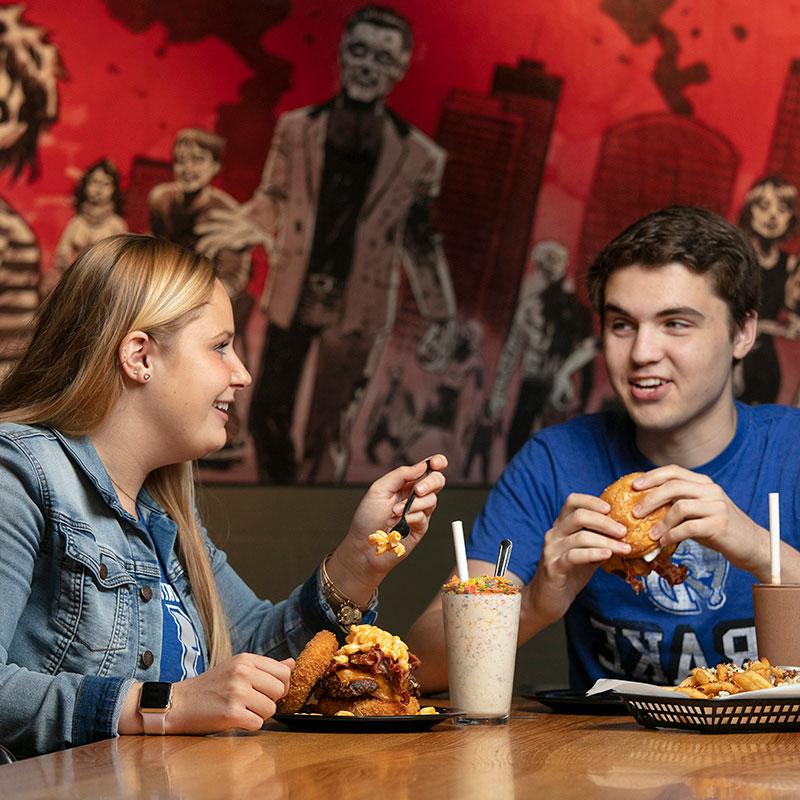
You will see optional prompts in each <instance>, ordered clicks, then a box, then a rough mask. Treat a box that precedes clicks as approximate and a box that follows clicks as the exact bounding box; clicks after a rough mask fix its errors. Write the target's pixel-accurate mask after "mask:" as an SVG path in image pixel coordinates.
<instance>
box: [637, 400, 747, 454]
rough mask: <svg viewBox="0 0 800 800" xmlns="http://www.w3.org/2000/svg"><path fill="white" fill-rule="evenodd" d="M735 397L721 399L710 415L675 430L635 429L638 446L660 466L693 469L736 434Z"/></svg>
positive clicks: (722, 448)
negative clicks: (732, 398)
mask: <svg viewBox="0 0 800 800" xmlns="http://www.w3.org/2000/svg"><path fill="white" fill-rule="evenodd" d="M736 424H737V414H736V406H735V405H734V403H733V401H732V400H731V402H729V403H728V402H726V403H719V404H718V407H715V408H713V409H709V412H708V414H707V415H705V416H704V417H703V418H702V419H699V420H697V421H695V422H694V423H692V424H689V425H685V426H682V427H681V428H680V430H676V431H651V430H641V429H637V431H636V445H637V447H638V448H639V450H640V451H641V452H642V453H643V454H644V455H645V456H646V457H647V458H648V459H650V461H652V462H653V463H654V464H656V465H657V466H663V465H665V464H677V465H678V466H681V467H686V469H694V468H696V467H699V466H701V465H702V464H707V463H708V462H709V461H711V460H712V459H714V458H716V457H717V456H718V455H719V454H720V453H721V452H722V451H723V450H724V449H725V448H726V447H727V446H728V445H729V444H730V443H731V441H732V440H733V437H734V436H735V435H736Z"/></svg>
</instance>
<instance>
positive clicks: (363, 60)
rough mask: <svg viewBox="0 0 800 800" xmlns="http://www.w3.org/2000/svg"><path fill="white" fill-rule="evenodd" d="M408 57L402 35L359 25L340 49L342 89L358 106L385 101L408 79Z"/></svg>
mask: <svg viewBox="0 0 800 800" xmlns="http://www.w3.org/2000/svg"><path fill="white" fill-rule="evenodd" d="M409 56H410V53H408V52H404V51H403V36H402V34H401V33H400V31H398V30H396V29H395V28H386V27H384V26H382V25H372V24H371V23H369V22H359V23H358V25H356V26H355V27H354V28H353V29H352V30H350V31H346V32H345V34H344V36H343V37H342V43H341V45H340V47H339V65H340V67H341V82H342V89H343V90H344V92H345V94H346V95H347V96H348V97H349V98H350V99H351V100H355V101H357V102H359V103H372V102H374V101H375V100H383V99H384V98H385V97H386V96H387V95H388V94H389V92H391V91H392V87H393V86H394V85H395V84H396V83H397V82H398V81H399V80H400V79H401V78H402V77H403V76H404V75H405V73H406V69H408V60H409Z"/></svg>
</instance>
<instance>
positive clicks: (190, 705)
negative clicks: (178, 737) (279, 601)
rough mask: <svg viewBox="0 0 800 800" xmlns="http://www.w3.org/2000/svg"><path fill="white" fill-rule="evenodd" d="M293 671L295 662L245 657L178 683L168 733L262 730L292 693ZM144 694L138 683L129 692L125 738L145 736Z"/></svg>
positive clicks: (121, 725) (122, 722) (122, 720)
mask: <svg viewBox="0 0 800 800" xmlns="http://www.w3.org/2000/svg"><path fill="white" fill-rule="evenodd" d="M293 667H294V659H293V658H286V659H284V660H283V661H275V659H272V658H268V657H267V656H258V655H255V654H254V653H240V654H239V655H236V656H233V657H232V658H229V659H228V660H227V661H224V662H223V663H222V664H218V665H217V666H215V667H212V668H211V669H209V670H208V671H207V672H204V673H203V674H202V675H198V676H197V677H196V678H188V679H187V680H185V681H180V682H179V683H174V684H172V708H171V709H170V711H169V712H168V713H167V716H166V720H165V724H166V729H167V733H188V734H202V733H218V732H219V731H227V730H231V729H233V728H243V729H244V730H248V731H257V730H259V729H260V728H261V726H262V725H263V724H264V720H266V719H269V718H270V717H271V716H272V715H273V714H274V713H275V704H276V703H277V702H278V700H280V699H281V697H283V696H284V695H285V694H286V691H287V689H288V688H289V674H290V672H291V670H292V668H293ZM140 693H141V684H135V685H134V686H133V687H132V688H131V690H130V692H129V693H128V697H127V698H126V700H125V705H124V706H123V711H122V714H121V715H120V721H119V732H120V733H122V734H124V733H141V732H142V722H141V718H140V715H139V712H138V702H139V695H140ZM132 715H135V716H132Z"/></svg>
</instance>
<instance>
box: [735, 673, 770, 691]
mask: <svg viewBox="0 0 800 800" xmlns="http://www.w3.org/2000/svg"><path fill="white" fill-rule="evenodd" d="M733 682H734V683H735V684H736V685H737V686H738V687H740V690H741V691H743V692H754V691H756V690H757V689H769V688H770V687H771V686H772V684H771V683H770V681H769V679H768V678H765V677H764V676H763V675H762V674H761V673H760V672H757V671H756V670H754V669H747V670H745V671H744V672H737V673H736V675H734V676H733Z"/></svg>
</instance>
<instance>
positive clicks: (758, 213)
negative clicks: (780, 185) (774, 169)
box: [750, 183, 792, 239]
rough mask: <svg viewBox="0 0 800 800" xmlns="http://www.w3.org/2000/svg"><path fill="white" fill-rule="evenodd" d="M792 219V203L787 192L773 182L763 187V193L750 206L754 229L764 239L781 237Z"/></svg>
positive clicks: (751, 221)
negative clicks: (779, 188)
mask: <svg viewBox="0 0 800 800" xmlns="http://www.w3.org/2000/svg"><path fill="white" fill-rule="evenodd" d="M791 221H792V204H791V202H790V198H789V197H788V196H787V193H786V192H781V191H780V190H778V189H777V188H776V187H775V186H774V185H773V184H771V183H767V184H765V185H764V186H763V187H761V193H760V195H759V197H758V198H757V199H756V201H755V202H754V203H753V205H752V206H751V207H750V224H751V226H752V228H753V231H754V232H755V233H757V234H758V235H759V236H761V237H762V238H764V239H780V238H782V237H783V236H784V235H785V234H786V231H787V230H788V229H789V224H790V223H791Z"/></svg>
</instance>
